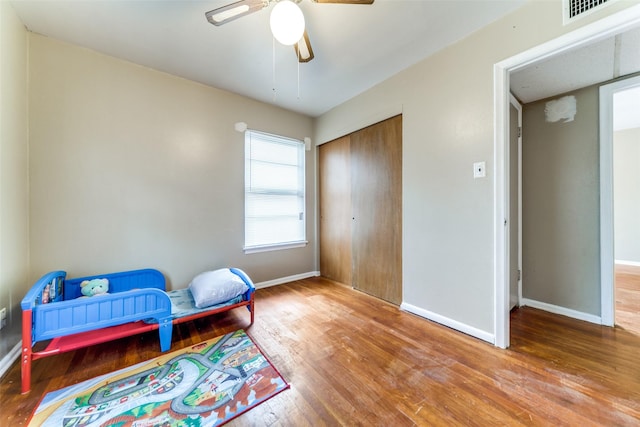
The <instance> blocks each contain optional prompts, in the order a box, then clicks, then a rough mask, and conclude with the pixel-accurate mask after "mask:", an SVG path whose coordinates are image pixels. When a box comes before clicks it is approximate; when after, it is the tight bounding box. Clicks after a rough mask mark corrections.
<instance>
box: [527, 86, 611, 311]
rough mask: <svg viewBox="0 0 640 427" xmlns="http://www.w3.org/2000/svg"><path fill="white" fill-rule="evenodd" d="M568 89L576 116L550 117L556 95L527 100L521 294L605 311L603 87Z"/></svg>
mask: <svg viewBox="0 0 640 427" xmlns="http://www.w3.org/2000/svg"><path fill="white" fill-rule="evenodd" d="M565 95H571V96H575V98H576V106H577V114H576V116H575V120H573V121H570V122H566V123H564V122H562V121H559V122H555V123H550V122H547V121H546V119H545V105H546V103H547V101H549V100H542V101H538V102H534V103H530V104H526V105H524V106H523V120H522V122H523V137H522V271H523V276H522V296H523V297H524V298H527V299H531V300H534V301H538V302H543V303H547V304H552V305H556V306H559V307H565V308H570V309H573V310H576V311H579V312H582V313H587V314H592V315H595V316H599V315H600V220H599V218H600V181H599V172H598V170H599V166H598V165H599V158H600V157H599V144H598V129H599V125H598V123H599V119H598V117H599V116H598V86H591V87H588V88H585V89H581V90H579V91H575V92H571V93H569V94H565ZM558 97H559V96H558ZM558 97H554V98H552V99H557V98H558Z"/></svg>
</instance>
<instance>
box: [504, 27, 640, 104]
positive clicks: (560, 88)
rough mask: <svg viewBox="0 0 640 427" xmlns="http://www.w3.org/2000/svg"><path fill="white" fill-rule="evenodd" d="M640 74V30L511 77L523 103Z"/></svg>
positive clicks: (554, 59) (534, 66)
mask: <svg viewBox="0 0 640 427" xmlns="http://www.w3.org/2000/svg"><path fill="white" fill-rule="evenodd" d="M638 71H640V28H638V29H634V30H631V31H628V32H626V33H622V34H619V35H617V36H616V37H611V38H608V39H605V40H602V41H599V42H596V43H592V44H590V45H589V46H585V47H581V48H578V49H575V50H572V51H569V52H567V53H564V54H562V55H557V56H554V57H551V58H549V59H548V60H546V61H544V62H540V63H537V64H534V65H531V66H529V67H527V68H525V69H523V70H520V71H517V72H515V73H512V74H511V77H510V80H511V91H512V92H513V93H514V95H516V97H517V98H518V99H519V100H520V101H522V102H523V103H525V104H526V103H529V102H533V101H537V100H540V99H544V98H549V97H551V96H555V95H558V94H561V93H564V92H570V91H572V90H576V89H580V88H583V87H587V86H591V85H594V84H596V83H602V82H605V81H608V80H612V79H614V78H617V77H619V76H625V75H627V74H631V73H635V72H638Z"/></svg>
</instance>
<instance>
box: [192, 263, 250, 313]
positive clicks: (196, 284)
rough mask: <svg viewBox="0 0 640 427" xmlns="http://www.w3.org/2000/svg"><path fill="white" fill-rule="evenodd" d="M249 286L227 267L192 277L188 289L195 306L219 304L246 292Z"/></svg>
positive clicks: (202, 306)
mask: <svg viewBox="0 0 640 427" xmlns="http://www.w3.org/2000/svg"><path fill="white" fill-rule="evenodd" d="M248 289H249V287H248V286H247V284H246V283H244V281H243V280H242V279H241V278H240V277H239V276H237V275H235V274H234V273H232V272H231V270H229V269H228V268H221V269H220V270H215V271H207V272H204V273H201V274H199V275H197V276H196V277H194V279H193V280H192V281H191V283H189V290H190V291H191V295H192V296H193V300H194V301H195V305H196V307H197V308H205V307H209V306H212V305H216V304H220V303H221V302H225V301H228V300H230V299H231V298H234V297H237V296H238V295H240V294H243V293H245V292H247V290H248Z"/></svg>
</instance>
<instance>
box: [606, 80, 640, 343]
mask: <svg viewBox="0 0 640 427" xmlns="http://www.w3.org/2000/svg"><path fill="white" fill-rule="evenodd" d="M600 140H601V153H600V156H601V160H600V170H601V172H600V174H601V187H600V193H601V230H600V232H601V241H602V252H601V253H602V258H601V271H602V317H603V323H604V324H607V325H610V326H613V325H614V324H615V325H616V326H619V327H622V328H624V329H626V330H629V331H632V332H634V333H636V334H640V314H639V313H640V223H639V221H638V218H640V197H639V196H640V76H636V77H633V78H628V79H624V80H619V81H616V82H614V83H611V84H608V85H605V86H602V87H601V88H600Z"/></svg>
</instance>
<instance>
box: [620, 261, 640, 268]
mask: <svg viewBox="0 0 640 427" xmlns="http://www.w3.org/2000/svg"><path fill="white" fill-rule="evenodd" d="M616 264H621V265H632V266H634V267H640V262H639V261H625V260H622V259H617V260H616Z"/></svg>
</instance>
